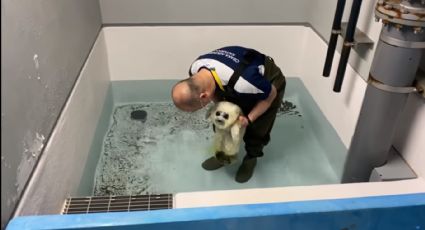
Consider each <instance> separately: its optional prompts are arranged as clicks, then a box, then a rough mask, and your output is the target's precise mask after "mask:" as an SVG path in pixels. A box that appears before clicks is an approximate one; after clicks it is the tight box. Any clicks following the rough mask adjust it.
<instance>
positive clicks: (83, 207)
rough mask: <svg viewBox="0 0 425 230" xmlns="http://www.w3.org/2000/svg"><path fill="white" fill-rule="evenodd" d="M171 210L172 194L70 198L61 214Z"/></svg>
mask: <svg viewBox="0 0 425 230" xmlns="http://www.w3.org/2000/svg"><path fill="white" fill-rule="evenodd" d="M171 208H173V195H172V194H159V195H137V196H97V197H96V196H95V197H71V198H68V199H66V200H65V207H64V209H63V211H62V214H78V213H80V214H81V213H96V212H131V211H149V210H158V209H171Z"/></svg>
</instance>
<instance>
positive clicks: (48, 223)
mask: <svg viewBox="0 0 425 230" xmlns="http://www.w3.org/2000/svg"><path fill="white" fill-rule="evenodd" d="M391 217H393V218H391ZM383 218H384V219H388V220H382V219H383ZM296 221H298V223H297V222H296ZM376 221H379V223H381V222H382V223H381V224H380V226H381V227H383V228H376V226H374V225H373V224H376V223H375V222H376ZM394 221H396V223H394ZM251 222H252V223H251ZM318 223H321V226H322V227H324V228H323V229H327V228H334V227H339V229H342V228H343V226H346V225H347V226H357V228H359V227H362V228H361V229H367V228H365V227H367V226H369V225H371V224H372V225H373V226H374V227H373V228H370V229H399V227H400V225H398V224H402V225H403V226H405V225H411V226H410V227H409V228H406V229H425V193H416V194H404V195H387V196H372V197H362V198H348V199H332V200H313V201H297V202H284V203H267V204H248V205H232V206H217V207H204V208H185V209H169V210H156V211H148V212H146V211H145V212H137V211H136V212H116V213H93V214H72V215H42V216H22V217H16V218H14V219H12V220H11V222H10V223H9V224H8V226H7V228H6V229H7V230H15V229H117V228H119V229H138V228H141V227H144V228H150V227H152V228H154V229H168V228H170V227H172V226H173V225H175V226H174V227H177V228H179V227H180V228H183V229H185V228H204V229H216V228H223V227H225V226H228V225H229V224H230V225H232V226H235V227H236V226H237V227H238V228H239V227H240V228H242V227H243V226H245V225H246V226H248V228H250V229H251V228H252V229H255V228H259V227H260V228H263V227H265V228H267V229H281V227H284V226H288V227H291V229H304V228H307V227H314V226H317V224H318ZM256 224H257V225H258V224H261V225H258V226H257V227H256V226H255V225H256ZM264 224H265V226H264ZM372 225H371V226H372ZM387 225H388V226H387ZM298 227H299V228H298ZM406 227H407V226H406ZM316 229H317V228H316ZM347 229H350V228H349V227H347ZM359 229H360V228H359Z"/></svg>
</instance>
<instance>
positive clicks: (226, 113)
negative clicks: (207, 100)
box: [207, 101, 242, 129]
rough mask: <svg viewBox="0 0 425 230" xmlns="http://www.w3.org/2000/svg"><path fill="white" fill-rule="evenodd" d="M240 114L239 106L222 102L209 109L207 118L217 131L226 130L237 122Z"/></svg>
mask: <svg viewBox="0 0 425 230" xmlns="http://www.w3.org/2000/svg"><path fill="white" fill-rule="evenodd" d="M241 114H242V111H241V109H240V108H239V106H237V105H235V104H233V103H231V102H227V101H222V102H219V103H217V104H216V105H215V106H214V107H212V108H210V111H209V114H207V116H208V118H209V119H210V120H211V122H213V123H214V125H215V127H216V128H217V129H228V128H230V126H231V125H232V124H233V123H235V121H237V120H238V118H239V116H240V115H241Z"/></svg>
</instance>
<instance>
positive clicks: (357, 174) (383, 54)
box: [342, 25, 425, 183]
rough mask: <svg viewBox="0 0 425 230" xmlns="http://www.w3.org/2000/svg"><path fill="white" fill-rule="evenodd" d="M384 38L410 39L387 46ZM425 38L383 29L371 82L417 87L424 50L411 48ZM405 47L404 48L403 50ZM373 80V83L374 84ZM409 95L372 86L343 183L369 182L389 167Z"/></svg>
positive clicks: (410, 30)
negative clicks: (374, 172)
mask: <svg viewBox="0 0 425 230" xmlns="http://www.w3.org/2000/svg"><path fill="white" fill-rule="evenodd" d="M384 38H395V39H399V40H401V39H408V41H406V40H404V41H403V42H401V43H400V45H401V46H397V45H395V44H387V43H386V42H384V41H383V40H386V41H387V40H388V39H384ZM423 41H425V34H414V32H413V29H412V28H411V27H406V28H403V29H399V28H396V27H395V26H392V25H388V26H385V27H383V29H382V32H381V39H380V41H379V43H378V45H377V48H376V51H375V56H374V59H373V62H372V67H371V70H370V80H371V79H373V80H374V81H376V82H380V83H381V84H382V85H386V86H390V87H392V88H393V89H397V88H399V89H400V87H409V86H412V85H413V81H414V80H415V76H416V72H417V69H418V67H419V63H420V60H421V56H422V50H421V49H415V48H409V45H410V44H412V43H409V42H423ZM403 45H404V47H403ZM370 80H369V81H370ZM407 96H408V94H407V93H402V92H401V91H400V92H396V91H391V90H389V91H388V90H387V91H386V90H382V89H378V88H376V87H375V86H373V85H371V84H369V85H368V86H367V88H366V94H365V97H364V99H363V104H362V107H361V111H360V116H359V120H358V121H357V126H356V130H355V133H354V136H353V139H352V141H351V145H350V148H349V150H348V156H347V159H346V162H345V167H344V172H343V177H342V182H343V183H349V182H365V181H368V180H369V177H370V174H371V172H372V170H373V169H374V168H375V167H379V166H382V165H383V164H385V162H386V160H387V158H388V153H389V150H390V148H391V145H392V141H393V136H394V133H395V127H396V124H397V120H398V117H399V115H400V113H401V111H402V109H403V107H404V105H405V102H406V99H407Z"/></svg>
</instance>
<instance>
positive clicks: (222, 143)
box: [207, 101, 245, 161]
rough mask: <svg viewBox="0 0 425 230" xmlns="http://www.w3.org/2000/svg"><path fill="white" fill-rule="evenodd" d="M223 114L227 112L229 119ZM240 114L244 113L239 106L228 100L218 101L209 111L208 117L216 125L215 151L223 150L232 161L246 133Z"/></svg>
mask: <svg viewBox="0 0 425 230" xmlns="http://www.w3.org/2000/svg"><path fill="white" fill-rule="evenodd" d="M217 113H218V114H217ZM223 114H227V116H228V119H224V118H225V117H224V116H223ZM240 115H243V114H242V110H241V109H240V108H239V106H237V105H236V104H233V103H231V102H226V101H224V102H219V103H217V104H216V105H215V106H214V107H212V108H210V110H209V111H208V113H207V117H208V119H209V120H210V121H211V122H212V123H213V124H214V125H215V134H214V151H215V153H217V152H223V153H224V155H225V156H227V157H229V159H231V161H233V160H235V159H236V155H237V154H238V152H239V146H240V143H241V141H242V138H243V135H244V134H245V127H243V126H242V124H241V122H240V121H239V116H240ZM220 121H221V122H220Z"/></svg>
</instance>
